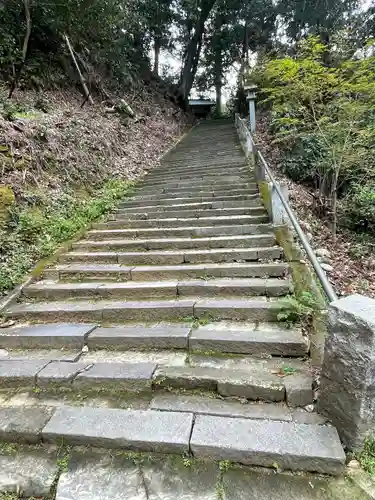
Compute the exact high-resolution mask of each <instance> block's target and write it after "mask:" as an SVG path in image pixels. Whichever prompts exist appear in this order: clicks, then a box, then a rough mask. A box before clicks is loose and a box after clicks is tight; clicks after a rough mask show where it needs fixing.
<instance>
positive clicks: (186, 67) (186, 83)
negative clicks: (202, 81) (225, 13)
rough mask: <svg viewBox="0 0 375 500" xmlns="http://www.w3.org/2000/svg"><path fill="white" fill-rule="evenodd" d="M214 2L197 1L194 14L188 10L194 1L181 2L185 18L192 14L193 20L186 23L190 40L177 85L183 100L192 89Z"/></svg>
mask: <svg viewBox="0 0 375 500" xmlns="http://www.w3.org/2000/svg"><path fill="white" fill-rule="evenodd" d="M215 2H216V0H197V2H196V9H194V10H195V12H194V10H193V11H192V10H190V9H192V7H193V5H194V3H195V2H194V1H189V0H188V1H187V2H183V3H184V5H185V8H186V7H187V14H188V16H187V17H188V18H189V17H190V16H191V14H192V12H193V19H194V20H195V21H194V22H193V23H192V22H191V21H190V20H189V22H187V23H186V26H187V28H188V31H189V34H190V38H189V40H188V42H187V45H186V48H185V51H184V56H183V65H182V70H181V76H180V81H179V85H178V89H179V92H180V94H181V96H182V97H183V99H185V100H186V99H187V98H188V96H189V94H190V91H191V89H192V87H193V83H194V79H195V76H196V73H197V68H198V63H199V59H200V55H201V50H202V44H203V36H204V32H205V25H206V21H207V19H208V16H209V15H210V13H211V10H212V8H213V6H214V5H215ZM189 10H190V12H189Z"/></svg>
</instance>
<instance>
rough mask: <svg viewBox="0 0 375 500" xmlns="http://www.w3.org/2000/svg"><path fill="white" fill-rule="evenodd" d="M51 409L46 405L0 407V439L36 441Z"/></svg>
mask: <svg viewBox="0 0 375 500" xmlns="http://www.w3.org/2000/svg"><path fill="white" fill-rule="evenodd" d="M53 411H54V410H53V408H47V407H5V408H0V439H3V440H5V441H22V442H27V443H38V442H39V441H40V437H41V432H42V429H43V427H44V426H45V425H46V423H47V422H48V420H49V419H50V418H51V415H53Z"/></svg>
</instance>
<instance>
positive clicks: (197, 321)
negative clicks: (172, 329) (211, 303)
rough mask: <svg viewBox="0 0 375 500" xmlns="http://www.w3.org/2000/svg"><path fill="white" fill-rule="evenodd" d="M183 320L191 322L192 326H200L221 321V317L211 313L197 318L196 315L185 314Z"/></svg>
mask: <svg viewBox="0 0 375 500" xmlns="http://www.w3.org/2000/svg"><path fill="white" fill-rule="evenodd" d="M181 320H182V321H183V322H184V323H190V324H191V327H192V328H198V327H199V326H206V325H208V324H210V323H216V322H218V321H220V319H218V318H215V317H214V316H212V315H210V314H209V315H208V316H201V317H200V318H197V317H195V316H183V317H182V318H181Z"/></svg>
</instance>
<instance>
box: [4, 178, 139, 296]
mask: <svg viewBox="0 0 375 500" xmlns="http://www.w3.org/2000/svg"><path fill="white" fill-rule="evenodd" d="M132 185H133V184H132V183H131V182H125V181H118V180H111V181H109V182H107V183H106V184H105V185H104V187H103V188H102V189H101V190H99V192H97V193H96V196H95V197H93V198H90V199H80V198H77V197H76V196H75V195H74V193H65V194H62V195H61V196H60V197H58V198H56V199H52V200H45V201H44V202H43V203H42V204H40V206H38V207H30V208H19V207H12V208H11V209H10V218H9V220H8V222H7V225H6V226H5V227H3V228H2V229H0V294H2V293H4V292H6V291H7V290H10V289H11V288H13V287H14V286H15V285H16V284H18V283H20V281H22V278H23V276H24V274H25V273H26V272H27V271H29V270H30V268H31V267H32V265H33V264H35V263H36V262H37V261H38V260H39V259H41V258H44V257H47V256H49V255H51V254H52V253H53V252H54V251H55V250H56V248H57V247H58V246H59V245H60V244H61V243H63V242H66V241H68V240H69V239H70V238H72V237H73V236H74V235H75V234H76V233H77V232H78V231H80V230H82V229H84V228H85V227H86V226H87V225H88V224H89V223H90V222H92V221H94V220H95V219H97V218H98V217H100V216H101V215H103V214H105V213H108V212H109V211H110V210H112V209H113V208H114V207H115V205H116V202H117V200H119V199H121V198H123V197H124V196H126V195H128V194H129V193H130V190H131V188H132Z"/></svg>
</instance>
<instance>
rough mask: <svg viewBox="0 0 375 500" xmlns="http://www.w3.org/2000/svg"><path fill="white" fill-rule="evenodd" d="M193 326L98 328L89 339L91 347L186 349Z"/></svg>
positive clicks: (88, 343)
mask: <svg viewBox="0 0 375 500" xmlns="http://www.w3.org/2000/svg"><path fill="white" fill-rule="evenodd" d="M190 330H191V328H190V327H189V326H180V325H155V326H152V327H147V326H138V325H131V326H119V327H112V328H97V329H95V330H94V331H93V332H92V333H91V334H90V335H89V337H88V339H87V345H88V347H89V349H103V348H108V347H110V348H111V349H120V350H128V349H186V348H187V345H188V337H189V333H190Z"/></svg>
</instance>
